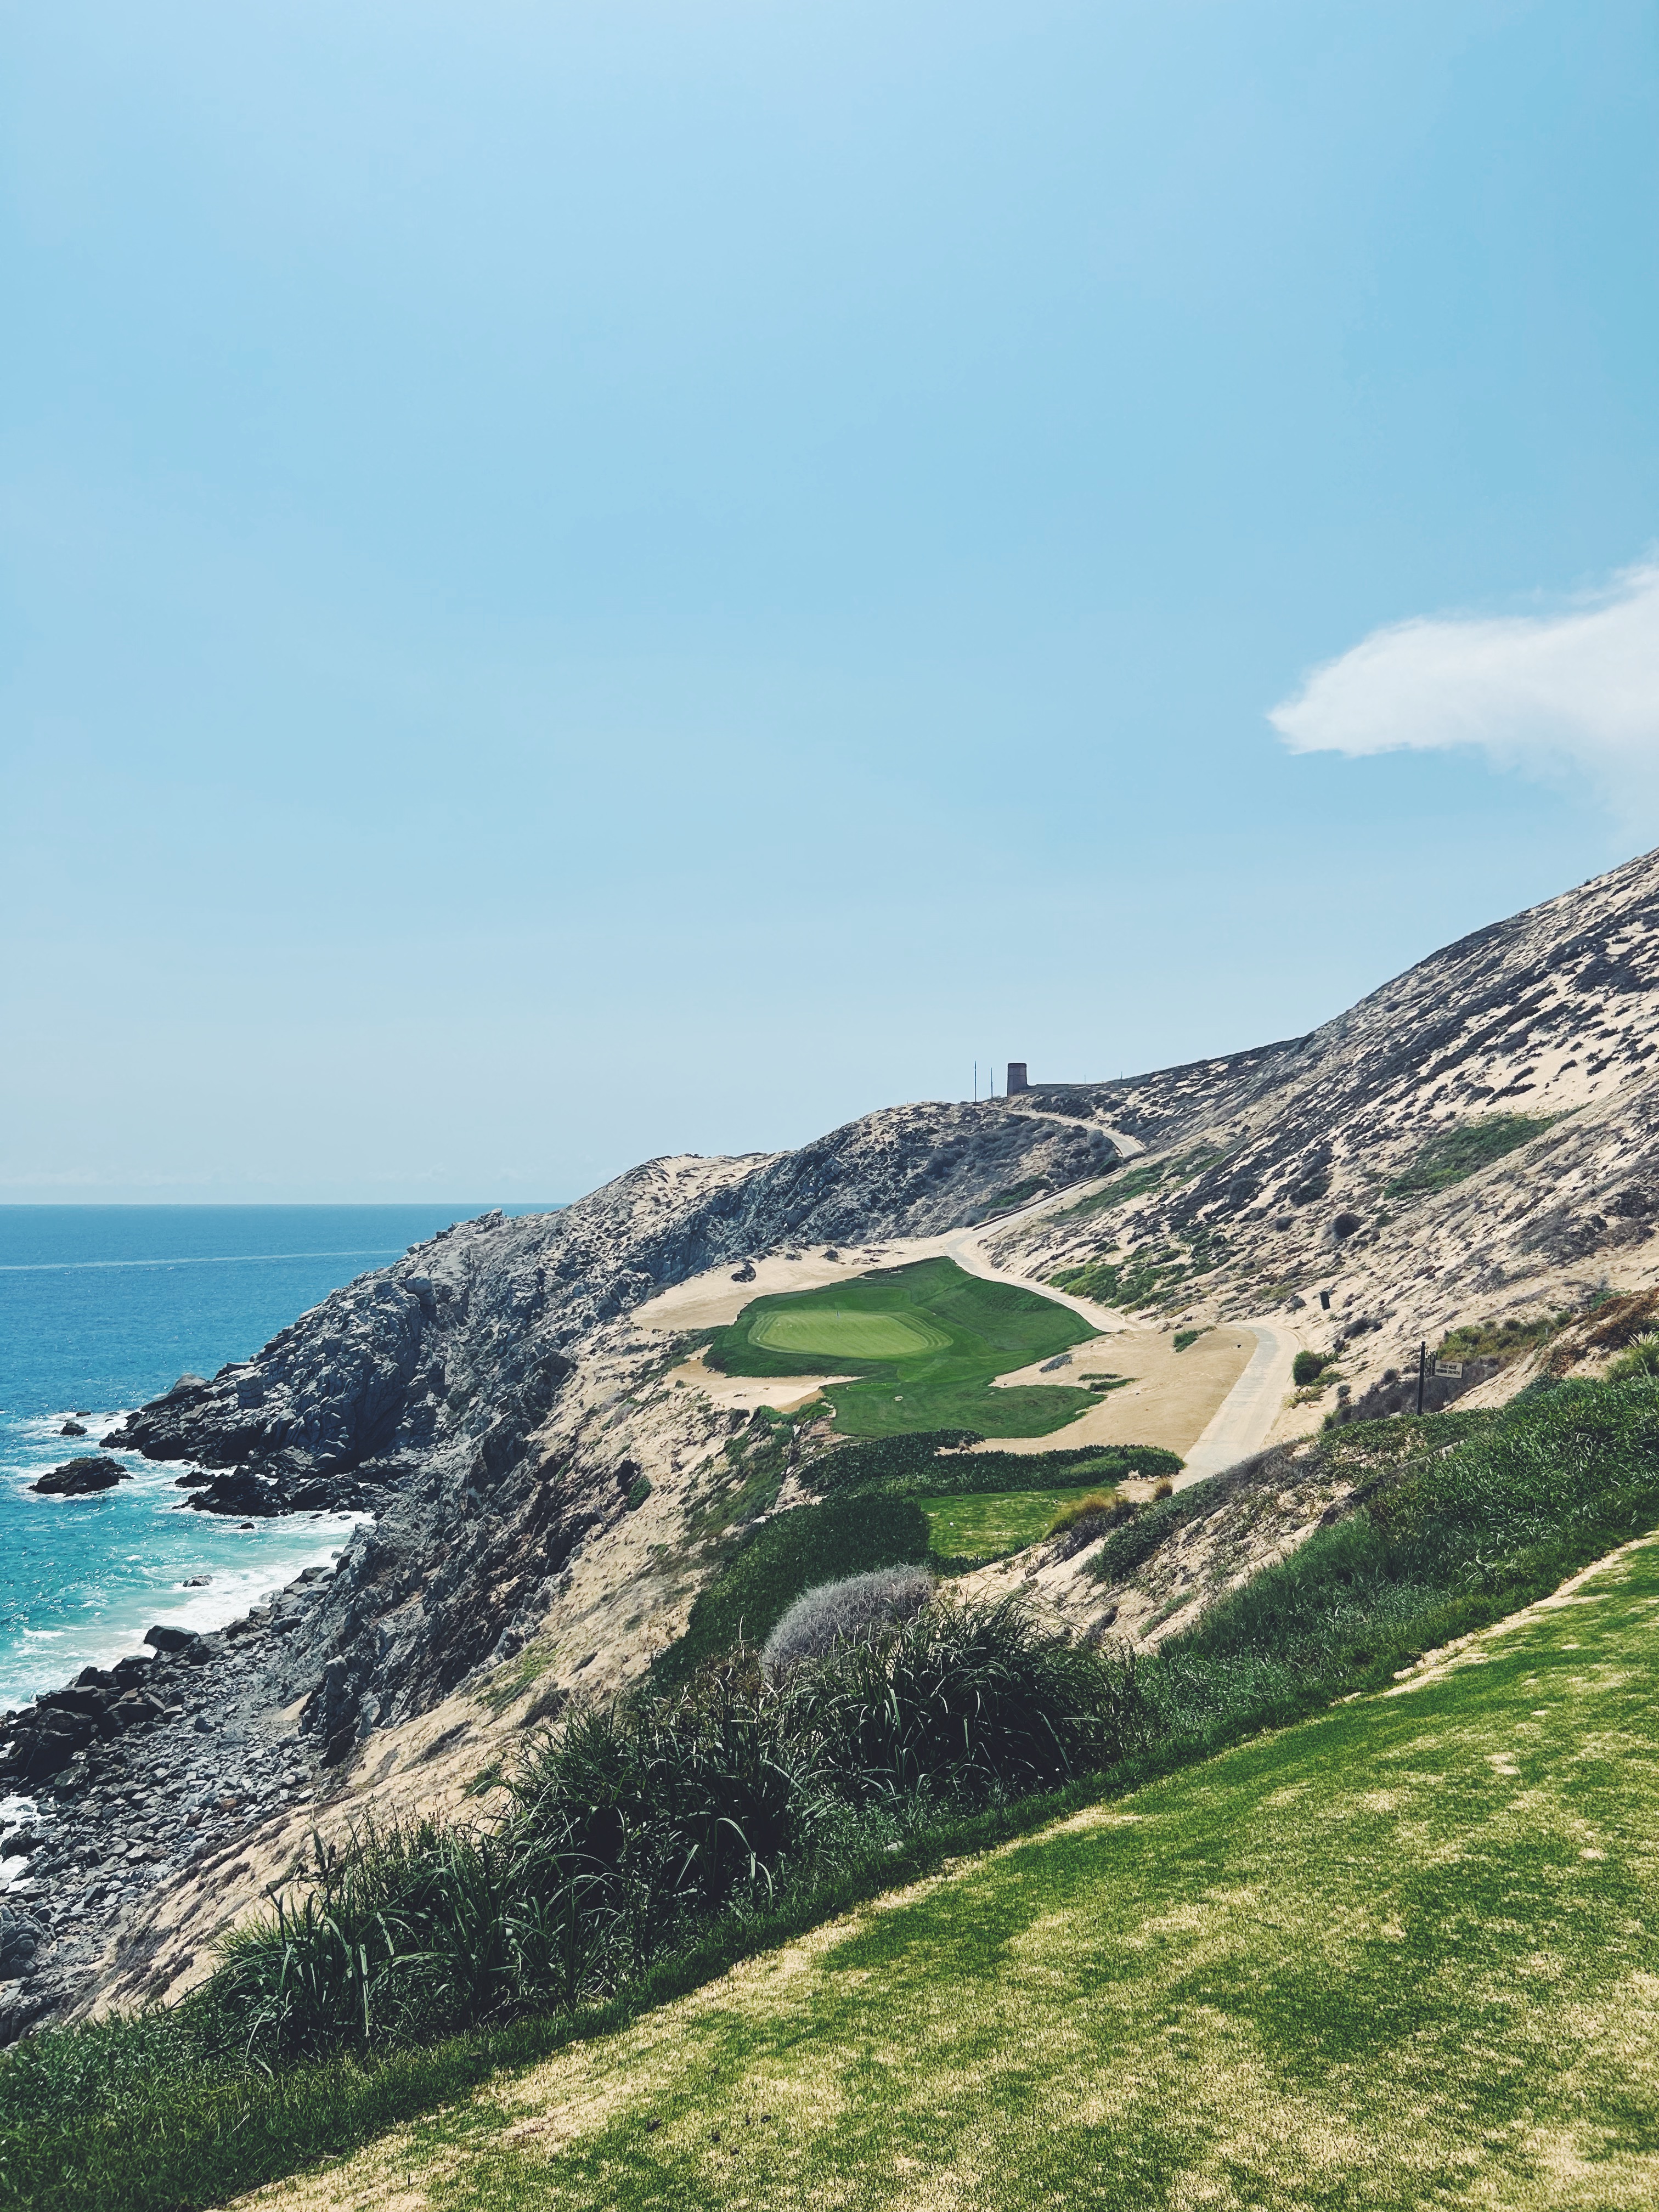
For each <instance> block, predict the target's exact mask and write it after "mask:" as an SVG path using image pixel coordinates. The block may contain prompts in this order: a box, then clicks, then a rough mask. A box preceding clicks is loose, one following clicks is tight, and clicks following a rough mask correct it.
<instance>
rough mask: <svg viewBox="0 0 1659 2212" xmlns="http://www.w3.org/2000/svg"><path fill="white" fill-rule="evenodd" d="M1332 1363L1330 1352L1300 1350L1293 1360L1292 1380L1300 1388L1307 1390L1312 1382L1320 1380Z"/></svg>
mask: <svg viewBox="0 0 1659 2212" xmlns="http://www.w3.org/2000/svg"><path fill="white" fill-rule="evenodd" d="M1330 1364H1331V1355H1330V1353H1329V1352H1297V1355H1296V1358H1294V1359H1293V1360H1292V1361H1291V1382H1292V1383H1295V1385H1296V1387H1297V1389H1298V1390H1305V1389H1307V1387H1308V1385H1309V1384H1310V1383H1316V1382H1318V1380H1319V1377H1320V1376H1321V1374H1322V1372H1323V1371H1324V1370H1325V1369H1326V1368H1327V1367H1328V1366H1329V1365H1330Z"/></svg>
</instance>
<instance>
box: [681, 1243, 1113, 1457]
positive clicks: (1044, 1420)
mask: <svg viewBox="0 0 1659 2212" xmlns="http://www.w3.org/2000/svg"><path fill="white" fill-rule="evenodd" d="M1095 1334H1097V1332H1096V1331H1095V1330H1093V1329H1091V1328H1090V1327H1089V1325H1088V1323H1087V1322H1085V1321H1084V1320H1082V1319H1081V1318H1080V1316H1078V1315H1077V1314H1074V1313H1073V1311H1072V1310H1071V1309H1070V1308H1069V1307H1067V1306H1061V1305H1056V1304H1054V1301H1053V1300H1052V1299H1050V1298H1044V1297H1038V1296H1037V1295H1036V1292H1035V1291H1025V1290H1021V1289H1020V1288H1019V1287H1018V1285H1014V1284H1012V1283H987V1282H985V1281H983V1280H981V1278H980V1277H979V1276H977V1275H969V1274H968V1273H965V1272H964V1271H963V1269H962V1268H960V1267H957V1264H956V1262H955V1261H953V1260H923V1261H918V1262H916V1264H915V1265H914V1266H912V1267H891V1268H884V1269H879V1270H878V1271H876V1272H875V1273H872V1274H868V1275H860V1276H857V1277H855V1278H854V1279H853V1280H852V1281H851V1282H845V1283H832V1284H829V1285H826V1286H825V1287H824V1288H823V1289H821V1290H816V1291H799V1292H797V1293H796V1294H795V1295H794V1296H793V1297H764V1298H757V1299H755V1300H754V1301H753V1303H752V1304H750V1305H747V1306H745V1307H744V1310H743V1311H742V1313H741V1314H739V1315H738V1318H737V1320H736V1321H735V1322H732V1325H731V1326H730V1327H729V1328H721V1329H717V1330H716V1331H715V1332H714V1340H713V1341H712V1342H711V1344H710V1345H709V1347H708V1364H710V1366H712V1367H715V1368H719V1369H720V1370H723V1371H724V1372H725V1373H726V1374H728V1375H762V1376H787V1375H802V1374H811V1373H812V1372H813V1371H814V1370H815V1369H816V1370H817V1371H819V1372H822V1371H823V1364H824V1362H825V1361H826V1360H833V1361H834V1362H835V1364H836V1366H837V1367H838V1368H840V1369H842V1370H848V1371H850V1372H852V1373H853V1374H854V1375H856V1376H859V1377H860V1380H858V1381H856V1382H854V1383H839V1384H834V1385H832V1386H831V1387H830V1388H829V1389H828V1390H827V1391H826V1393H825V1395H826V1396H827V1397H828V1399H829V1402H830V1404H831V1405H832V1406H833V1407H835V1411H836V1428H837V1429H838V1430H839V1431H841V1433H842V1435H844V1436H852V1437H887V1436H899V1435H906V1434H909V1433H913V1432H915V1431H919V1430H925V1429H949V1428H963V1429H973V1430H975V1431H977V1432H978V1433H979V1434H980V1435H981V1436H984V1437H1041V1436H1048V1435H1050V1434H1051V1433H1052V1432H1053V1431H1054V1430H1056V1429H1060V1428H1063V1427H1064V1426H1065V1425H1066V1423H1067V1422H1068V1421H1073V1420H1075V1419H1077V1417H1078V1416H1079V1414H1080V1413H1084V1412H1085V1411H1086V1409H1087V1408H1088V1407H1090V1406H1091V1405H1092V1404H1093V1403H1094V1402H1095V1401H1094V1396H1093V1394H1092V1393H1091V1392H1090V1391H1088V1390H1079V1389H1076V1388H1074V1387H1072V1386H1070V1385H1065V1384H1062V1385H1059V1386H1054V1387H1051V1386H1049V1385H1047V1384H1041V1383H1021V1384H1018V1385H1017V1386H1015V1387H1014V1388H1012V1389H1002V1390H998V1389H992V1388H991V1387H990V1385H991V1383H992V1382H993V1380H994V1378H995V1377H996V1376H999V1375H1006V1374H1009V1373H1011V1372H1012V1370H1014V1369H1016V1368H1021V1367H1026V1366H1029V1365H1030V1364H1031V1363H1032V1362H1033V1361H1039V1360H1043V1359H1048V1358H1053V1357H1054V1355H1055V1354H1056V1353H1058V1352H1066V1351H1068V1350H1070V1348H1071V1347H1072V1346H1073V1345H1078V1344H1081V1343H1084V1342H1085V1341H1086V1340H1088V1339H1089V1338H1091V1337H1092V1336H1094V1335H1095Z"/></svg>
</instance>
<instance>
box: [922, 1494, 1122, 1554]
mask: <svg viewBox="0 0 1659 2212" xmlns="http://www.w3.org/2000/svg"><path fill="white" fill-rule="evenodd" d="M1094 1487H1095V1488H1098V1487H1099V1485H1098V1484H1096V1485H1095V1486H1094ZM1088 1495H1089V1492H1088V1489H1087V1488H1086V1487H1085V1489H1082V1490H996V1491H991V1492H981V1494H980V1495H979V1496H978V1497H968V1498H918V1499H917V1501H916V1503H917V1504H919V1505H920V1506H921V1510H922V1511H923V1512H924V1513H925V1514H926V1515H927V1525H928V1527H929V1528H930V1529H931V1530H932V1531H933V1550H934V1551H935V1552H936V1553H938V1554H939V1558H941V1559H996V1558H997V1557H998V1556H999V1555H1000V1553H1004V1552H1014V1551H1018V1549H1019V1548H1020V1547H1021V1546H1022V1545H1024V1544H1034V1543H1036V1540H1037V1538H1038V1537H1039V1536H1042V1535H1045V1534H1047V1533H1048V1526H1049V1523H1050V1522H1052V1521H1053V1519H1054V1516H1055V1514H1056V1513H1058V1512H1059V1510H1060V1507H1061V1506H1062V1505H1069V1504H1072V1502H1073V1499H1075V1498H1086V1497H1087V1496H1088Z"/></svg>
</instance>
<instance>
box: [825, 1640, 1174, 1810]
mask: <svg viewBox="0 0 1659 2212" xmlns="http://www.w3.org/2000/svg"><path fill="white" fill-rule="evenodd" d="M790 1717H791V1723H792V1728H793V1731H794V1732H795V1733H797V1734H798V1735H800V1736H802V1737H804V1738H810V1739H811V1742H812V1744H813V1747H814V1751H815V1753H816V1755H817V1758H818V1759H821V1760H822V1762H823V1765H824V1766H825V1767H826V1768H827V1769H828V1770H829V1771H830V1772H832V1773H833V1774H834V1775H835V1776H836V1779H837V1783H838V1786H839V1787H840V1788H841V1789H842V1790H845V1791H847V1792H848V1794H849V1795H851V1796H854V1798H865V1799H869V1798H879V1797H895V1796H907V1795H914V1794H917V1793H923V1794H929V1795H934V1796H939V1795H943V1796H946V1797H948V1798H950V1799H952V1800H954V1801H956V1802H959V1803H967V1804H983V1803H987V1802H990V1801H992V1800H994V1799H997V1798H1002V1797H1010V1796H1018V1795H1022V1794H1024V1793H1025V1792H1027V1791H1030V1790H1043V1789H1048V1788H1050V1787H1052V1786H1053V1785H1054V1784H1056V1783H1059V1782H1062V1781H1064V1780H1065V1779H1066V1778H1068V1777H1069V1776H1071V1775H1073V1774H1079V1773H1084V1772H1086V1771H1090V1770H1091V1769H1093V1768H1096V1767H1099V1766H1103V1765H1108V1764H1109V1763H1110V1762H1111V1761H1112V1760H1114V1759H1120V1758H1121V1757H1123V1756H1124V1755H1125V1753H1127V1751H1129V1750H1130V1749H1131V1748H1133V1747H1134V1746H1135V1745H1137V1744H1138V1743H1139V1741H1141V1739H1142V1735H1143V1733H1144V1719H1143V1709H1142V1703H1141V1699H1140V1695H1139V1690H1138V1687H1137V1684H1136V1677H1135V1667H1134V1661H1133V1656H1132V1655H1131V1654H1129V1653H1128V1652H1127V1650H1126V1651H1124V1652H1121V1653H1117V1654H1112V1655H1108V1654H1106V1653H1103V1652H1099V1651H1095V1650H1090V1649H1089V1648H1088V1647H1087V1646H1086V1645H1084V1644H1072V1643H1070V1642H1069V1641H1068V1640H1067V1638H1066V1637H1064V1636H1063V1635H1062V1636H1054V1635H1050V1634H1048V1633H1045V1632H1043V1631H1042V1630H1041V1629H1040V1628H1039V1627H1038V1626H1036V1622H1035V1621H1034V1620H1033V1619H1032V1617H1031V1615H1030V1613H1028V1612H1027V1611H1026V1610H1025V1608H1024V1607H1023V1606H1021V1605H1020V1604H1019V1603H1018V1601H1017V1600H1012V1599H1011V1600H1006V1601H1004V1602H1003V1603H1002V1604H1000V1605H996V1606H991V1607H981V1608H970V1607H958V1606H955V1605H952V1604H951V1603H949V1602H948V1601H946V1602H945V1603H941V1604H939V1605H933V1606H929V1607H927V1610H926V1611H925V1612H923V1613H918V1614H917V1616H916V1617H915V1620H911V1621H908V1622H907V1623H906V1624H905V1626H903V1627H902V1628H900V1629H899V1630H897V1631H896V1632H895V1634H893V1635H892V1636H890V1637H889V1638H886V1639H884V1641H883V1642H881V1643H878V1644H849V1645H846V1646H842V1647H841V1648H839V1649H838V1650H836V1652H835V1653H834V1654H833V1655H832V1656H831V1657H830V1658H829V1660H828V1661H826V1662H822V1663H821V1664H820V1665H819V1666H817V1667H816V1668H813V1667H808V1668H802V1669H801V1670H800V1672H799V1674H796V1675H795V1676H794V1677H793V1686H792V1695H791V1700H790Z"/></svg>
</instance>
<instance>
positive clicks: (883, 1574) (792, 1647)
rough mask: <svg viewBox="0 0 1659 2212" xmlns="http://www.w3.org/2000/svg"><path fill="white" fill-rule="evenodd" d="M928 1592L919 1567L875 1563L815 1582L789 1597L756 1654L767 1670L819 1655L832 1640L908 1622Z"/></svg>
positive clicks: (841, 1640) (926, 1578)
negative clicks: (866, 1569) (792, 1599)
mask: <svg viewBox="0 0 1659 2212" xmlns="http://www.w3.org/2000/svg"><path fill="white" fill-rule="evenodd" d="M932 1595H933V1577H932V1576H931V1575H930V1574H929V1573H928V1572H927V1569H926V1568H925V1567H878V1568H876V1569H875V1571H873V1572H872V1573H870V1574H866V1575H848V1576H847V1577H845V1578H844V1579H843V1580H842V1581H841V1582H838V1583H820V1584H819V1585H818V1587H817V1589H810V1590H807V1591H805V1593H804V1594H803V1595H801V1596H799V1597H798V1598H797V1599H796V1600H795V1602H794V1603H793V1605H792V1606H791V1607H790V1608H789V1610H788V1612H787V1613H785V1614H784V1616H783V1618H782V1620H781V1621H779V1623H778V1625H777V1626H776V1627H775V1629H774V1630H773V1631H772V1633H771V1634H770V1635H769V1637H768V1638H767V1639H766V1645H765V1649H764V1650H763V1652H762V1653H761V1658H762V1661H763V1663H764V1665H765V1667H766V1668H767V1670H768V1672H769V1673H770V1674H781V1673H782V1671H783V1670H784V1669H785V1668H788V1667H793V1666H795V1665H796V1664H798V1663H799V1661H801V1660H803V1659H821V1658H822V1657H823V1655H824V1654H825V1652H827V1651H829V1650H830V1649H831V1648H832V1646H834V1645H835V1644H850V1643H852V1642H854V1640H856V1639H858V1638H865V1639H866V1640H867V1639H868V1638H870V1637H872V1636H873V1635H876V1634H878V1632H880V1631H881V1630H882V1629H884V1628H890V1627H892V1626H894V1625H895V1623H896V1622H899V1621H904V1620H910V1619H911V1618H912V1617H913V1616H914V1615H915V1614H916V1613H920V1612H921V1608H922V1607H923V1606H925V1605H926V1604H927V1601H928V1600H929V1598H931V1597H932Z"/></svg>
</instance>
